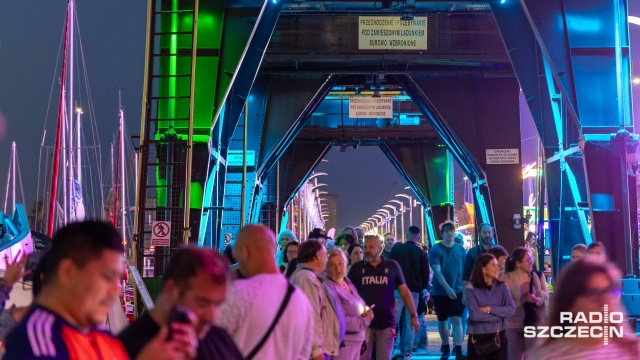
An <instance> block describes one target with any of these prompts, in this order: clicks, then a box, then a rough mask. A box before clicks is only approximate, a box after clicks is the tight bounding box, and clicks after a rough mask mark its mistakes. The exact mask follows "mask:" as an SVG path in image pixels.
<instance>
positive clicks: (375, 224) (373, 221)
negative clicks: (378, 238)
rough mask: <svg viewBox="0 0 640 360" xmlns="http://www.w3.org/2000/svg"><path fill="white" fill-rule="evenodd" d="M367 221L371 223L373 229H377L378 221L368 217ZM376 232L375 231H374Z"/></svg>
mask: <svg viewBox="0 0 640 360" xmlns="http://www.w3.org/2000/svg"><path fill="white" fill-rule="evenodd" d="M367 220H368V221H371V223H372V224H373V229H377V228H378V224H379V223H380V220H378V219H376V218H374V217H370V218H369V219H367ZM376 232H377V230H376Z"/></svg>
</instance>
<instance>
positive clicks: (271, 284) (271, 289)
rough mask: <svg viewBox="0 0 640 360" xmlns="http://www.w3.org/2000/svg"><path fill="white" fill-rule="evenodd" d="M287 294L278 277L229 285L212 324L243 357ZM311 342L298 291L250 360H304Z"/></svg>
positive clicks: (308, 314) (307, 312)
mask: <svg viewBox="0 0 640 360" xmlns="http://www.w3.org/2000/svg"><path fill="white" fill-rule="evenodd" d="M286 292H287V279H286V278H285V277H284V276H283V275H281V274H261V275H256V276H254V277H252V278H249V279H240V280H236V281H234V282H233V285H232V286H231V287H230V288H229V292H228V294H227V299H226V300H225V302H224V303H223V304H222V306H221V307H220V308H219V309H218V312H217V314H216V321H215V324H216V325H217V326H220V327H222V328H223V329H225V330H226V331H227V332H228V333H229V334H230V335H231V337H232V338H233V340H234V341H235V343H236V345H237V346H238V348H239V349H240V352H241V353H242V356H244V357H246V356H247V355H249V352H251V351H252V350H253V348H254V347H255V346H256V345H257V344H258V342H259V341H260V339H262V337H263V336H264V334H265V333H266V332H267V330H268V329H269V326H271V323H272V322H273V319H274V318H275V316H276V313H277V312H278V309H279V308H280V305H281V304H282V301H283V300H284V296H285V294H286ZM312 339H313V310H312V308H311V304H309V300H307V297H306V296H305V294H304V293H303V292H302V291H301V290H300V289H298V288H296V290H295V291H294V292H293V294H291V299H290V300H289V304H287V307H286V309H285V311H284V312H283V313H282V316H281V317H280V320H279V321H278V324H277V325H276V327H275V328H274V329H273V332H272V333H271V335H270V336H269V338H268V339H267V341H266V342H265V343H264V345H263V346H262V348H261V349H260V351H259V352H258V354H257V355H256V356H255V357H254V360H272V359H290V360H308V359H309V358H310V357H311V341H312Z"/></svg>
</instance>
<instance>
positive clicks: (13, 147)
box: [5, 141, 17, 214]
mask: <svg viewBox="0 0 640 360" xmlns="http://www.w3.org/2000/svg"><path fill="white" fill-rule="evenodd" d="M16 155H17V154H16V142H15V141H14V142H12V143H11V172H12V174H11V177H12V179H11V181H12V183H13V189H12V190H13V191H12V192H11V203H12V204H13V207H12V208H11V209H9V210H11V211H13V209H15V208H16V158H17V156H16ZM5 214H6V213H5Z"/></svg>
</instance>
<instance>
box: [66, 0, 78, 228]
mask: <svg viewBox="0 0 640 360" xmlns="http://www.w3.org/2000/svg"><path fill="white" fill-rule="evenodd" d="M75 6H76V3H75V0H69V12H70V13H71V15H70V16H69V80H68V82H69V87H68V89H69V92H68V93H67V95H69V102H68V104H69V105H67V114H68V115H67V132H68V134H69V142H68V147H67V151H68V152H69V155H68V156H69V161H68V163H67V166H68V169H69V176H68V177H67V187H68V188H69V190H68V192H69V200H68V201H69V212H68V214H69V215H68V216H69V217H68V219H67V220H68V221H71V220H75V219H76V214H75V212H76V208H75V205H76V204H75V199H76V197H75V194H74V193H75V191H74V184H73V179H74V176H73V172H74V171H73V145H74V141H73V131H74V127H73V112H74V109H75V106H74V105H73V75H74V73H73V63H74V61H73V60H74V55H75V54H74V33H75V16H76V7H75ZM66 207H67V206H66V205H65V208H66ZM72 212H73V214H72Z"/></svg>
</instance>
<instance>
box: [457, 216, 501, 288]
mask: <svg viewBox="0 0 640 360" xmlns="http://www.w3.org/2000/svg"><path fill="white" fill-rule="evenodd" d="M478 232H479V233H480V235H479V237H480V239H479V240H480V241H478V245H476V246H474V247H473V248H471V249H469V251H467V256H466V257H465V258H464V270H462V286H463V287H466V286H467V285H468V284H469V279H470V278H471V270H472V269H473V265H474V264H475V263H476V260H477V259H478V256H480V254H485V253H487V252H489V249H491V247H492V246H493V227H492V226H491V224H487V223H482V224H480V227H479V228H478Z"/></svg>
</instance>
